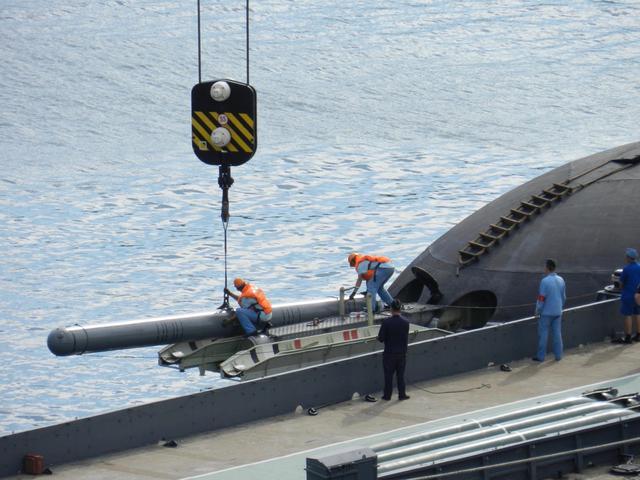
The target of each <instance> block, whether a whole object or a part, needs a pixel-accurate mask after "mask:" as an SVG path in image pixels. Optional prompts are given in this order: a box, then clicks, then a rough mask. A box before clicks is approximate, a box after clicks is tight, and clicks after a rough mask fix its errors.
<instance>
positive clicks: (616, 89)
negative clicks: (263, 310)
mask: <svg viewBox="0 0 640 480" xmlns="http://www.w3.org/2000/svg"><path fill="white" fill-rule="evenodd" d="M195 5H196V2H178V1H175V0H164V1H159V0H135V1H133V0H94V1H86V0H82V1H81V0H65V1H60V0H48V1H44V0H3V1H2V2H0V60H1V63H0V221H1V224H2V228H1V229H0V251H1V252H2V260H1V262H0V351H1V352H2V353H3V355H4V357H3V365H2V368H0V398H1V399H2V400H1V401H0V434H1V433H7V432H11V431H20V430H25V429H29V428H33V427H36V426H42V425H47V424H51V423H54V422H59V421H62V420H65V419H70V418H75V417H81V416H86V415H90V414H93V413H97V412H102V411H106V410H112V409H116V408H120V407H123V406H127V405H132V404H139V403H142V402H147V401H150V400H155V399H161V398H167V397H171V396H174V395H179V394H184V393H189V392H195V391H199V390H201V389H206V388H211V387H215V386H217V385H220V384H221V382H223V381H222V380H220V379H218V378H217V377H216V376H215V375H212V374H208V375H207V376H204V377H200V376H198V373H197V372H187V373H179V372H177V371H175V370H172V369H165V368H161V367H158V366H157V365H156V351H157V350H158V348H145V349H139V350H128V351H122V352H112V353H104V354H94V355H85V356H79V357H78V356H76V357H66V358H56V357H54V356H53V355H51V354H50V353H49V351H48V350H47V347H46V337H47V334H48V332H49V331H50V330H51V329H52V328H54V327H56V326H61V325H71V324H74V323H81V324H87V323H92V324H93V323H101V322H109V321H117V320H127V319H133V318H143V317H152V316H159V315H165V314H178V313H186V312H193V311H203V310H208V309H212V308H214V307H215V306H217V305H218V304H219V303H220V301H221V297H222V288H223V285H224V273H223V272H224V267H223V247H222V245H223V243H222V241H223V230H222V226H221V223H220V218H219V214H220V210H219V209H220V196H221V194H220V191H219V189H218V186H217V182H216V179H217V170H216V169H215V167H210V166H207V165H205V164H203V163H201V162H199V161H198V160H197V159H196V157H195V156H194V154H193V152H192V151H191V134H190V108H191V106H190V90H191V87H192V86H193V85H194V84H196V83H197V81H198V68H197V42H196V32H197V28H196V25H197V24H196V8H195ZM202 5H203V12H202V19H203V25H202V31H203V56H202V67H203V73H202V77H203V79H204V80H210V79H215V78H233V79H237V80H239V81H244V80H245V79H246V71H245V48H244V47H245V44H244V38H245V37H244V2H243V1H239V0H238V1H235V0H229V1H222V0H204V1H203V2H202ZM638 18H640V2H638V1H630V0H629V1H595V0H592V1H587V0H572V1H556V2H541V1H529V2H520V1H511V0H502V1H497V0H496V1H471V0H470V1H462V2H450V1H437V0H432V1H426V0H425V1H420V0H413V1H409V0H398V1H394V2H388V1H379V0H368V1H355V2H338V1H334V0H325V1H310V0H296V1H295V2H294V1H287V0H261V1H259V2H258V1H255V2H252V6H251V50H250V52H251V54H250V80H251V83H252V84H253V85H254V86H255V88H256V89H257V91H258V132H259V149H258V153H257V154H256V155H255V157H254V158H253V159H252V160H251V161H250V162H249V163H247V164H245V165H243V166H241V167H238V168H235V169H233V170H232V174H233V177H234V178H235V180H236V183H235V185H234V186H233V188H232V189H231V193H230V197H231V214H232V219H231V222H230V225H229V232H228V235H229V269H230V275H231V276H232V277H233V276H235V275H242V276H245V277H247V278H248V279H250V280H253V281H254V282H255V283H256V284H258V285H260V286H262V287H263V288H264V289H265V290H266V291H267V292H268V294H269V295H270V297H271V299H272V300H273V301H274V302H275V303H281V302H284V301H288V300H292V299H313V298H321V297H326V296H329V295H335V294H336V293H337V290H338V288H339V287H340V286H341V285H346V284H350V283H352V282H353V281H354V278H353V274H352V273H351V271H350V270H349V269H348V267H347V264H346V262H345V256H346V255H347V253H348V252H349V251H350V250H352V249H358V250H363V251H365V252H373V253H384V254H386V255H388V256H390V257H392V258H393V259H394V261H395V263H396V265H397V266H404V265H406V264H407V263H408V262H410V261H411V260H412V259H413V258H414V257H416V256H417V255H418V254H419V253H420V252H422V251H423V250H424V249H425V248H426V247H427V246H428V245H429V244H430V243H431V242H432V241H433V240H435V239H436V238H437V237H438V236H439V235H441V234H443V233H444V232H445V231H447V230H448V229H449V228H450V227H451V226H452V225H454V224H455V223H457V222H459V221H460V220H462V219H463V218H464V217H466V216H467V215H469V214H470V213H472V212H473V211H475V210H476V209H477V208H479V207H480V206H482V205H484V204H485V203H487V202H489V201H490V200H492V199H494V198H496V197H497V196H499V195H500V194H501V193H503V192H505V191H507V190H509V189H511V188H513V187H515V186H517V185H519V184H521V183H522V182H524V181H526V180H528V179H531V178H533V177H535V176H537V175H539V174H541V173H543V172H545V171H547V170H549V169H551V168H553V167H556V166H558V165H561V164H563V163H565V162H567V161H570V160H574V159H577V158H579V157H582V156H586V155H588V154H591V153H595V152H597V151H600V150H604V149H607V148H610V147H614V146H617V145H620V144H624V143H628V142H632V141H637V140H640V133H639V129H638V126H639V125H640V123H639V121H638V119H639V118H640V81H639V80H638V79H639V78H640V75H639V74H640V24H639V22H638Z"/></svg>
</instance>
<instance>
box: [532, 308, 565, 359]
mask: <svg viewBox="0 0 640 480" xmlns="http://www.w3.org/2000/svg"><path fill="white" fill-rule="evenodd" d="M549 327H551V338H552V342H553V354H554V355H555V356H556V360H560V359H561V358H562V315H540V318H538V353H537V354H536V358H538V360H544V356H545V354H546V353H547V339H548V337H549Z"/></svg>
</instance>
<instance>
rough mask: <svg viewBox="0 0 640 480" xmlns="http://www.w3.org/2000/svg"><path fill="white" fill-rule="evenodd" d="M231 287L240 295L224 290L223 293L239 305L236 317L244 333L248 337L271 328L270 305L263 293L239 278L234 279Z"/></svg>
mask: <svg viewBox="0 0 640 480" xmlns="http://www.w3.org/2000/svg"><path fill="white" fill-rule="evenodd" d="M233 286H234V287H236V289H237V290H238V291H239V292H240V295H236V294H235V293H232V292H231V291H229V289H226V288H225V289H224V291H225V293H226V294H227V295H229V296H230V297H233V298H235V299H236V300H237V301H238V304H239V305H240V306H239V307H238V308H236V317H238V321H239V322H240V325H241V326H242V329H243V330H244V333H245V334H246V335H247V336H248V337H249V336H251V335H255V334H257V333H258V331H263V330H264V329H265V328H267V327H269V326H271V324H270V322H269V321H270V320H271V316H272V315H271V303H269V300H268V299H267V297H266V295H265V294H264V292H263V291H262V290H260V289H259V288H254V287H253V286H252V285H251V284H250V283H248V282H245V281H244V280H243V279H241V278H236V279H235V280H234V281H233Z"/></svg>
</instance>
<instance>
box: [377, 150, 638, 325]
mask: <svg viewBox="0 0 640 480" xmlns="http://www.w3.org/2000/svg"><path fill="white" fill-rule="evenodd" d="M639 161H640V142H636V143H630V144H627V145H623V146H620V147H617V148H613V149H611V150H607V151H604V152H601V153H597V154H595V155H590V156H588V157H585V158H582V159H579V160H576V161H573V162H569V163H567V164H565V165H562V166H560V167H558V168H555V169H554V170H551V171H549V172H547V173H545V174H543V175H540V176H539V177H537V178H534V179H533V180H531V181H529V182H527V183H525V184H523V185H521V186H519V187H516V188H515V189H513V190H511V191H509V192H507V193H505V194H503V195H502V196H500V197H499V198H497V199H495V200H493V201H492V202H491V203H489V204H487V205H486V206H484V207H482V208H481V209H480V210H478V211H476V212H475V213H473V214H471V215H470V216H469V217H467V218H466V219H464V220H463V221H462V222H460V223H459V224H457V225H456V226H454V227H453V228H452V229H451V230H449V231H448V232H447V233H445V234H444V235H442V236H441V237H440V238H438V239H437V240H436V241H435V242H433V244H431V245H430V246H429V247H428V248H427V249H426V250H424V251H423V252H422V253H421V254H420V255H419V256H418V257H417V258H416V259H415V260H413V262H411V264H410V265H408V266H407V268H405V270H404V271H403V272H402V273H401V274H400V275H399V276H398V278H397V279H396V280H395V281H394V283H393V284H392V285H391V286H390V288H389V292H390V293H391V295H393V296H398V297H399V298H400V299H401V300H403V301H405V302H407V301H417V302H421V303H427V302H429V303H436V304H442V305H454V306H460V307H463V308H464V307H465V306H466V307H468V306H478V307H481V309H477V310H476V311H475V313H476V315H469V318H468V319H467V320H466V323H467V324H466V325H462V326H463V327H471V328H472V327H474V326H481V325H482V324H484V322H486V321H487V320H488V319H489V318H491V319H492V320H496V321H502V320H507V319H514V318H521V317H525V316H528V315H532V314H533V312H534V303H535V300H536V296H537V292H538V286H539V282H540V280H541V278H542V277H543V275H544V270H543V269H544V262H545V259H547V258H553V259H555V260H556V262H557V265H558V267H557V273H558V274H559V275H561V276H562V277H563V278H564V279H565V281H566V289H567V296H568V302H567V306H573V305H578V304H580V303H585V302H587V301H590V300H593V299H594V297H595V292H597V291H598V290H599V289H601V288H602V287H603V286H604V285H606V284H607V283H608V281H609V279H610V276H611V273H612V272H613V271H614V270H615V269H616V268H619V267H621V266H623V265H624V263H625V249H626V248H627V247H634V248H637V249H640V235H638V233H639V228H638V226H637V221H638V220H637V219H638V210H639V209H640V167H639V166H638V162H639ZM554 184H559V185H563V184H564V185H569V186H571V188H572V193H570V194H568V195H565V196H562V198H560V199H559V200H557V201H555V202H551V203H550V205H549V206H547V207H546V208H541V209H540V211H539V212H538V213H535V214H533V215H531V216H530V217H529V219H528V220H526V221H523V222H522V223H521V224H519V225H518V226H517V227H516V228H514V229H513V230H512V231H510V232H509V233H508V234H507V235H505V236H504V237H502V238H501V239H500V240H499V241H497V242H496V243H495V245H494V246H492V247H491V248H489V249H488V251H487V252H486V253H484V254H482V255H479V256H478V258H477V260H475V261H473V262H469V263H468V264H467V265H461V262H460V253H459V251H460V250H462V249H464V248H465V246H466V245H467V244H468V242H469V241H474V240H475V239H476V238H477V237H478V235H479V233H481V232H486V231H487V229H488V228H489V226H490V225H491V224H496V222H498V221H499V220H500V218H501V217H502V216H505V215H508V214H509V213H510V212H511V209H515V208H517V207H518V206H519V205H520V204H521V202H529V201H530V199H532V198H533V197H532V196H534V195H536V196H539V195H540V194H541V193H542V192H544V190H549V189H551V188H553V185H554ZM416 269H418V270H417V271H419V272H420V271H422V272H425V273H426V274H428V275H429V277H431V279H432V284H431V288H430V286H429V285H428V284H427V282H425V281H424V278H422V279H421V278H418V276H417V275H416V274H415V272H416ZM433 283H435V284H436V285H437V288H438V289H439V294H440V295H439V296H440V297H441V298H439V299H438V301H435V302H434V300H433V292H432V291H431V290H432V288H433ZM453 310H455V309H451V310H450V312H449V313H448V314H453ZM445 314H447V313H445Z"/></svg>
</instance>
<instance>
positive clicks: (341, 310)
mask: <svg viewBox="0 0 640 480" xmlns="http://www.w3.org/2000/svg"><path fill="white" fill-rule="evenodd" d="M338 313H339V314H340V320H342V321H343V322H344V317H345V315H346V311H345V307H344V287H340V301H339V302H338Z"/></svg>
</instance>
